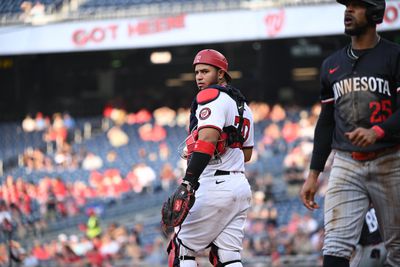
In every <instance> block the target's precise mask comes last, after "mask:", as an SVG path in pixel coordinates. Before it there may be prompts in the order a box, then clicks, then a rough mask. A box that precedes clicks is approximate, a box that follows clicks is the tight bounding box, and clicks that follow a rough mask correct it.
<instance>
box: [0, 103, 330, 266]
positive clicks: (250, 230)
mask: <svg viewBox="0 0 400 267" xmlns="http://www.w3.org/2000/svg"><path fill="white" fill-rule="evenodd" d="M250 107H251V108H252V110H253V113H254V119H255V123H256V127H257V129H256V130H257V131H256V136H255V137H256V144H255V151H254V153H253V158H252V160H251V161H250V163H248V165H247V177H248V179H249V182H250V184H251V186H252V189H253V192H254V195H253V205H252V207H251V210H250V212H249V220H248V223H247V226H246V228H247V229H246V237H245V242H244V251H243V254H244V256H245V257H246V256H270V257H271V259H272V260H273V262H275V264H276V266H279V258H280V256H283V255H302V254H304V255H311V254H313V255H319V253H320V248H321V242H322V237H323V232H322V229H321V225H319V223H318V221H317V220H316V219H314V218H313V217H312V216H311V215H310V214H300V213H297V212H295V213H292V214H291V218H290V219H289V220H288V222H287V223H285V224H282V223H279V220H278V217H279V216H280V215H281V214H280V210H279V209H278V208H277V206H276V204H277V202H279V201H281V199H279V196H277V195H276V193H275V191H276V190H274V187H275V186H276V183H277V181H279V182H281V183H284V184H285V192H284V193H285V195H284V197H286V198H288V199H291V198H292V199H293V198H296V197H297V195H298V192H299V189H300V186H301V184H302V183H303V181H304V178H305V177H306V175H307V173H306V172H307V169H308V165H309V159H310V154H311V150H312V139H313V133H314V126H315V123H316V120H317V118H318V114H319V112H320V106H319V105H317V104H316V105H314V106H312V107H311V108H308V109H304V108H299V107H283V106H281V105H279V104H275V105H268V104H267V103H256V102H254V103H250ZM188 118H189V110H188V109H179V110H172V109H170V108H168V107H161V108H159V109H156V110H154V111H153V112H150V111H148V110H145V109H142V110H139V111H137V112H131V113H130V112H127V111H126V110H125V109H124V108H121V107H115V106H111V105H110V106H107V107H105V109H104V112H103V127H102V128H103V131H104V134H105V135H106V136H107V140H108V142H109V143H110V144H111V146H112V147H114V148H115V150H110V151H109V152H108V153H107V155H106V157H101V156H100V155H97V154H95V153H94V152H92V151H90V147H84V146H81V148H80V150H79V151H74V148H73V143H74V138H73V137H74V136H75V135H74V131H75V130H76V129H75V128H76V122H75V119H74V118H72V117H71V116H70V115H69V114H68V113H63V114H62V113H56V114H53V115H52V116H44V115H43V114H42V113H37V114H36V116H35V117H31V116H27V117H26V118H25V119H24V120H23V121H22V129H23V130H24V131H25V132H35V131H39V132H42V133H43V140H44V142H46V143H47V144H51V147H54V151H52V150H51V151H48V150H47V151H45V150H43V149H38V148H28V149H26V151H25V152H24V154H23V157H22V159H23V160H22V163H23V164H22V166H23V168H25V169H26V170H27V171H28V172H35V171H44V170H45V171H48V172H50V173H51V172H52V171H54V170H60V169H61V170H69V171H74V170H79V169H82V170H86V171H88V173H89V174H88V177H84V178H83V179H78V180H67V179H65V180H63V179H61V178H60V177H57V176H56V175H55V176H45V177H42V178H41V179H40V180H38V181H35V182H32V181H27V180H25V179H24V178H23V177H13V176H11V175H9V176H7V177H6V179H5V181H4V182H3V183H2V184H1V186H0V199H1V200H3V202H4V205H5V206H4V207H6V209H7V210H8V211H9V213H10V215H11V217H12V222H13V223H14V225H16V226H17V228H16V229H18V230H17V233H18V236H19V237H20V238H24V237H26V236H29V235H32V236H33V237H34V238H39V237H41V235H42V234H43V232H45V231H46V226H47V224H48V223H49V222H52V221H55V220H58V219H62V218H64V217H69V216H75V215H77V214H82V213H85V212H86V211H87V210H86V206H85V205H86V204H87V202H88V200H90V199H105V200H107V199H109V200H113V199H120V198H123V196H124V195H125V194H130V193H139V194H140V193H144V194H151V193H152V192H154V190H169V189H170V188H173V187H174V186H175V185H176V184H178V183H179V182H180V181H179V179H180V177H182V173H183V171H184V168H185V161H184V160H183V159H182V160H181V161H179V162H171V161H170V155H171V151H170V145H169V144H168V138H169V136H168V134H167V130H166V127H180V128H183V129H182V130H183V131H184V129H187V126H188ZM134 124H135V125H137V126H138V127H137V134H138V136H139V138H140V140H139V142H150V143H151V144H152V145H156V146H158V149H157V151H158V152H157V153H156V154H154V153H148V151H146V149H140V150H139V151H136V153H137V154H138V156H139V158H140V159H141V160H140V162H132V163H131V168H130V170H129V171H128V172H127V173H122V172H121V170H119V169H118V168H103V167H104V166H105V165H106V166H109V163H113V162H116V161H118V160H119V159H120V158H122V157H123V156H124V155H121V154H120V152H118V148H119V147H124V146H129V144H130V140H129V135H128V134H127V133H126V132H125V131H124V127H126V126H129V125H134ZM182 141H183V140H182ZM155 158H156V159H158V160H161V161H162V167H161V168H160V169H154V168H152V167H151V166H150V165H151V164H147V163H149V162H150V161H153V160H155ZM277 159H279V160H280V161H277ZM260 163H261V164H260ZM274 168H275V169H277V170H275V171H274V170H273V169H274ZM327 169H328V171H329V168H327ZM324 177H325V176H324V174H323V175H322V179H321V180H320V183H321V184H322V185H321V187H320V188H321V190H320V192H318V194H319V196H323V195H324V188H325V186H324V185H325V184H326V179H325V178H324ZM34 211H37V212H34ZM127 227H128V228H129V227H130V226H124V225H117V224H112V225H109V226H107V229H105V231H103V232H102V234H101V236H100V237H96V238H89V237H88V236H87V235H82V234H80V235H79V234H77V235H73V236H70V237H65V236H61V237H59V238H58V240H54V241H53V242H50V243H48V244H46V245H40V244H39V243H37V244H35V246H34V247H33V249H32V250H30V251H25V252H24V253H25V254H24V260H25V261H27V262H28V261H31V265H29V264H28V263H26V266H43V262H46V261H49V260H52V261H54V260H56V261H57V262H59V264H67V265H66V266H70V265H68V264H71V263H74V264H77V266H84V264H88V262H87V261H90V260H93V262H91V263H89V264H91V265H89V266H112V265H107V264H110V262H111V261H112V260H114V259H119V260H121V259H129V260H132V261H135V262H140V261H143V260H153V261H157V262H161V263H164V262H165V260H166V259H165V252H164V250H165V242H166V240H165V238H163V237H162V235H161V234H160V236H159V237H157V238H155V240H154V244H153V245H152V246H151V247H142V246H141V245H140V241H138V240H139V239H140V238H138V236H136V234H137V233H136V232H132V231H131V230H130V229H127ZM109 228H112V229H114V228H117V229H119V231H117V232H118V233H120V235H118V236H114V234H111V233H110V232H109V231H111V230H110V229H109ZM113 231H115V229H114V230H113ZM157 231H159V229H158V230H157ZM66 244H68V246H67V247H68V248H66ZM14 246H15V247H18V246H21V245H18V244H17V243H15V244H14ZM1 249H2V247H0V250H1ZM3 249H4V248H3ZM21 250H23V249H22V248H21ZM110 251H112V253H110ZM88 253H89V254H88ZM0 254H1V253H0ZM22 254H23V253H22ZM60 255H61V256H60ZM65 255H67V256H65ZM83 255H86V257H83ZM88 255H90V256H88ZM63 257H66V259H63ZM95 261H101V262H102V264H100V263H95ZM0 262H1V259H0ZM35 262H36V263H37V262H39V263H37V264H36V265H35V264H34V263H35ZM79 264H83V265H79ZM60 266H61V265H60Z"/></svg>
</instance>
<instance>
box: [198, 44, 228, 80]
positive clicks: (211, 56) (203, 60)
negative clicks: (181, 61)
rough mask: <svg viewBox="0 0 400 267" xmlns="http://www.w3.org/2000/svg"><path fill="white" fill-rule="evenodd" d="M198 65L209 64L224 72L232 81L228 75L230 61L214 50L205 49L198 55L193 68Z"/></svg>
mask: <svg viewBox="0 0 400 267" xmlns="http://www.w3.org/2000/svg"><path fill="white" fill-rule="evenodd" d="M196 64H208V65H212V66H214V67H217V68H219V69H221V70H223V71H224V72H225V74H226V76H227V77H228V78H229V80H230V79H231V76H230V75H229V73H228V60H226V58H225V56H224V55H223V54H221V53H220V52H218V51H217V50H214V49H204V50H201V51H200V52H198V53H197V55H196V56H195V57H194V60H193V66H196Z"/></svg>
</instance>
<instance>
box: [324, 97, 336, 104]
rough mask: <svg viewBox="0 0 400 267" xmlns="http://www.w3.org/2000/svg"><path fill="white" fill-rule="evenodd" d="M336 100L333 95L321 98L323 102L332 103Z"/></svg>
mask: <svg viewBox="0 0 400 267" xmlns="http://www.w3.org/2000/svg"><path fill="white" fill-rule="evenodd" d="M334 101H335V99H334V98H333V97H332V98H328V99H324V100H321V103H322V104H327V103H332V102H334Z"/></svg>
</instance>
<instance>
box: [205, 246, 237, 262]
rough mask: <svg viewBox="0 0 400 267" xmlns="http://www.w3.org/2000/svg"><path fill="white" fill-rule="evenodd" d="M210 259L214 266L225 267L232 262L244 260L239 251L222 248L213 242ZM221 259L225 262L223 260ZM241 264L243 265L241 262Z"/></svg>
mask: <svg viewBox="0 0 400 267" xmlns="http://www.w3.org/2000/svg"><path fill="white" fill-rule="evenodd" d="M209 260H210V263H211V264H212V265H213V266H214V267H224V266H227V265H230V264H234V263H241V262H242V261H241V257H240V253H239V252H238V251H228V250H222V249H219V248H218V247H217V246H216V245H214V244H211V249H210V254H209ZM221 260H223V261H224V262H221ZM225 260H226V261H225ZM240 266H242V265H241V264H240Z"/></svg>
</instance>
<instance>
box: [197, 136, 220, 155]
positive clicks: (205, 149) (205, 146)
mask: <svg viewBox="0 0 400 267" xmlns="http://www.w3.org/2000/svg"><path fill="white" fill-rule="evenodd" d="M214 151H215V145H214V144H213V143H210V142H207V141H203V140H197V141H196V143H195V144H194V148H193V152H200V153H204V154H207V155H210V156H213V155H214Z"/></svg>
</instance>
